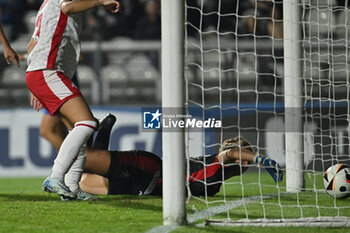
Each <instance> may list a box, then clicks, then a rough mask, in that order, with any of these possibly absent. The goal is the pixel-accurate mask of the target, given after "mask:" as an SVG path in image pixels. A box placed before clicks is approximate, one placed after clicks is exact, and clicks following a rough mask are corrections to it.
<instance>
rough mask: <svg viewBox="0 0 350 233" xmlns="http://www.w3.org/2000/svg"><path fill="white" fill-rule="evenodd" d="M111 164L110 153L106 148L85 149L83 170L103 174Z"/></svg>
mask: <svg viewBox="0 0 350 233" xmlns="http://www.w3.org/2000/svg"><path fill="white" fill-rule="evenodd" d="M110 166H111V154H110V152H109V151H107V150H87V151H86V160H85V165H84V171H86V172H90V173H95V174H99V175H101V176H105V175H106V174H107V172H108V170H109V168H110Z"/></svg>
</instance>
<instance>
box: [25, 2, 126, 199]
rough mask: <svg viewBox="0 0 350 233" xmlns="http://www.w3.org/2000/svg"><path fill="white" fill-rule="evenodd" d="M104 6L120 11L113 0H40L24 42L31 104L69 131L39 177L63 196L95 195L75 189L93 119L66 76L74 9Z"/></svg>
mask: <svg viewBox="0 0 350 233" xmlns="http://www.w3.org/2000/svg"><path fill="white" fill-rule="evenodd" d="M99 6H104V7H105V8H106V9H107V10H109V11H111V12H112V13H117V12H118V11H119V3H118V2H117V1H115V0H76V1H72V0H45V1H44V2H43V3H42V5H41V7H40V9H39V11H38V14H37V17H36V23H35V30H34V33H33V36H32V39H31V41H30V43H29V45H28V60H27V63H28V69H27V74H26V81H27V86H28V88H29V90H30V91H31V92H32V105H33V107H34V108H35V109H38V108H41V106H43V107H45V109H46V110H47V111H48V112H49V113H50V115H52V116H54V115H58V116H59V117H60V118H61V119H62V121H63V122H64V123H65V125H66V126H67V128H68V129H69V130H71V131H70V133H69V134H68V135H67V137H66V138H65V140H64V141H63V143H62V145H61V148H60V150H59V152H58V155H57V158H56V160H55V162H54V165H53V168H52V174H51V175H50V176H49V177H48V178H47V179H46V180H45V181H44V183H43V189H44V190H45V191H46V192H53V193H57V194H58V195H60V196H61V198H62V200H70V199H78V200H90V199H94V198H96V197H95V196H93V195H91V194H89V193H85V192H83V191H81V190H80V188H79V180H80V177H81V173H82V171H83V165H84V161H85V151H84V148H85V147H84V146H83V145H84V144H85V143H86V141H87V139H88V138H89V137H90V136H91V135H92V134H93V132H94V131H95V129H96V127H97V122H96V121H95V118H94V117H93V115H92V113H91V110H90V108H89V106H88V104H87V103H86V101H85V100H84V98H83V97H82V95H81V93H80V91H79V90H78V89H77V87H76V86H75V85H74V84H73V83H72V81H71V78H72V76H73V74H74V72H75V70H76V68H77V64H78V60H79V54H80V41H79V34H80V31H81V24H82V18H81V17H82V16H81V14H79V13H82V12H85V11H87V10H89V9H92V8H95V7H99Z"/></svg>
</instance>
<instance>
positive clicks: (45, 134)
mask: <svg viewBox="0 0 350 233" xmlns="http://www.w3.org/2000/svg"><path fill="white" fill-rule="evenodd" d="M39 133H40V135H41V136H42V137H44V138H46V139H48V138H49V137H50V135H52V133H53V132H52V130H51V129H48V128H47V127H44V126H40V129H39Z"/></svg>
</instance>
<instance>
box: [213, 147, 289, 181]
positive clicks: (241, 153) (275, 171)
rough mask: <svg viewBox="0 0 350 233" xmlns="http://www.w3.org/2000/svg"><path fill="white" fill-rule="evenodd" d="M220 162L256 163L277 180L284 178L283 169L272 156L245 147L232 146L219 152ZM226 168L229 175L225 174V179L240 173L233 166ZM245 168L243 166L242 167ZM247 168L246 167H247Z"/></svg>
mask: <svg viewBox="0 0 350 233" xmlns="http://www.w3.org/2000/svg"><path fill="white" fill-rule="evenodd" d="M218 160H219V162H221V163H223V164H233V163H236V164H242V165H248V163H255V164H259V165H261V166H263V167H264V168H265V169H266V171H267V172H268V173H269V174H270V175H271V177H272V178H273V180H274V181H275V182H280V181H282V179H283V171H282V170H281V168H280V166H279V165H278V163H277V162H276V161H275V160H273V159H270V158H267V157H265V156H262V155H259V154H254V153H253V152H252V151H251V150H248V149H245V148H237V147H236V148H231V149H228V150H224V151H222V152H220V153H219V154H218ZM231 168H232V169H231V170H230V167H228V168H226V169H227V170H228V172H227V175H225V179H228V178H230V177H232V176H235V175H239V174H237V171H235V169H233V167H232V166H231ZM242 170H243V168H242ZM245 170H246V168H245Z"/></svg>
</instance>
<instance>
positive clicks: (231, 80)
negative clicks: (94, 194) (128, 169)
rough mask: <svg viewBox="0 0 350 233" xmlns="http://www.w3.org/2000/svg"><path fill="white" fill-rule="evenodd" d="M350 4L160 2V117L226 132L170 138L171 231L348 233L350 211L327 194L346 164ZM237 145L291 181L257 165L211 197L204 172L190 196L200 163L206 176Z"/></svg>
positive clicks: (166, 206)
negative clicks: (213, 160) (219, 228)
mask: <svg viewBox="0 0 350 233" xmlns="http://www.w3.org/2000/svg"><path fill="white" fill-rule="evenodd" d="M349 1H350V0H349ZM349 1H348V0H345V1H340V0H339V1H338V0H283V1H282V0H252V1H245V0H244V1H243V0H237V1H233V0H161V8H162V9H161V10H162V109H163V111H164V109H167V108H172V109H173V111H175V112H173V113H175V114H179V115H185V114H184V112H185V111H188V112H189V109H190V108H191V107H194V108H196V109H200V111H198V112H199V113H198V112H196V113H195V114H194V115H195V116H194V117H195V118H197V119H202V120H206V119H207V118H208V116H211V117H214V118H216V119H219V120H221V121H222V127H221V129H219V130H217V129H216V130H207V129H203V130H201V131H198V132H195V133H193V132H190V130H185V129H184V130H177V131H174V132H171V131H166V130H163V132H162V148H163V223H164V225H173V226H174V225H176V226H177V225H184V224H186V223H187V222H188V223H197V221H198V220H199V219H204V220H206V223H207V224H213V225H227V226H276V227H283V226H317V227H344V226H345V227H350V218H349V216H350V205H349V204H347V203H346V202H343V201H342V200H337V199H333V198H332V197H330V196H328V195H327V193H326V190H325V189H324V187H323V173H324V172H325V171H326V170H327V168H328V167H329V166H331V165H334V164H337V163H345V164H349V165H350V157H349V154H350V120H349V119H350V117H349V116H350V103H349V96H350V89H349V86H350V72H349V65H350V62H349V60H348V56H349V55H350V54H349V44H350V43H349V36H350V27H349V24H350V10H349V9H348V4H349ZM282 2H283V3H282ZM339 2H341V3H339ZM343 2H345V3H343ZM260 3H261V4H260ZM339 4H343V5H339ZM282 15H283V18H282ZM282 27H283V28H282ZM184 109H185V110H184ZM163 113H164V112H163ZM235 136H239V137H244V138H246V139H248V140H249V141H250V142H251V143H252V148H253V150H254V152H257V153H259V154H262V155H266V156H268V157H269V158H271V159H274V160H276V161H277V162H278V163H279V164H281V167H282V170H283V171H284V180H283V182H280V183H275V182H273V180H272V179H271V177H270V176H269V174H268V173H267V172H266V171H265V169H264V168H263V167H262V166H260V165H256V164H254V163H250V164H248V165H238V166H239V169H240V172H242V171H243V170H245V168H249V169H248V171H247V172H245V173H244V174H243V175H240V176H236V177H233V178H230V179H227V180H224V179H223V178H222V180H219V181H215V182H214V185H218V184H219V185H220V187H221V189H220V192H219V193H218V194H216V195H215V196H214V197H211V196H210V195H209V194H208V191H207V187H208V186H209V185H213V183H210V182H209V181H207V178H206V172H205V171H204V173H203V174H204V175H203V177H204V178H203V180H200V182H202V183H203V184H204V186H205V188H204V189H205V193H204V195H203V196H196V195H193V194H192V193H191V189H190V186H189V180H190V179H191V174H190V169H189V164H190V162H191V161H193V160H195V159H193V157H192V156H204V161H200V162H198V163H202V164H203V165H204V164H205V163H206V158H207V157H206V156H210V155H213V154H215V153H217V151H218V148H219V146H220V145H221V144H222V142H223V141H224V140H225V139H227V138H229V137H235ZM231 165H234V164H230V166H231ZM204 170H205V169H204ZM224 176H225V167H224V168H222V177H224ZM186 178H187V179H186ZM186 190H187V192H186ZM186 195H187V198H186ZM186 203H187V207H191V208H192V210H193V212H194V213H193V214H187V213H186Z"/></svg>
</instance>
